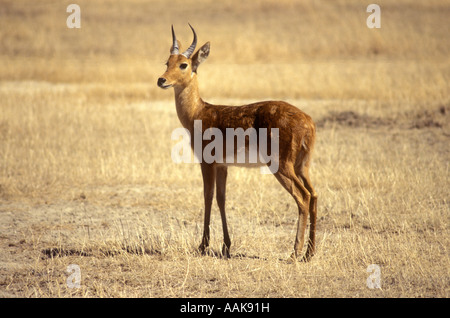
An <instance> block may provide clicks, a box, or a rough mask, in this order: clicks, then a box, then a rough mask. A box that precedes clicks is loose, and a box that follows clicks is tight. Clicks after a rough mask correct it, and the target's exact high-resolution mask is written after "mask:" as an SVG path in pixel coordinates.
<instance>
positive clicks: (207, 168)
mask: <svg viewBox="0 0 450 318" xmlns="http://www.w3.org/2000/svg"><path fill="white" fill-rule="evenodd" d="M201 168H202V176H203V196H204V199H205V220H204V223H203V238H202V243H201V244H200V246H199V247H198V249H199V250H200V252H201V253H202V254H205V253H206V249H207V248H208V246H209V236H210V235H209V223H210V220H211V205H212V201H213V197H214V183H215V179H216V170H215V167H214V166H213V165H210V164H207V163H201Z"/></svg>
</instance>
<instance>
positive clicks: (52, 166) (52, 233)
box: [0, 0, 450, 297]
mask: <svg viewBox="0 0 450 318" xmlns="http://www.w3.org/2000/svg"><path fill="white" fill-rule="evenodd" d="M72 2H73V1H39V2H31V1H1V5H0V43H1V44H0V70H1V71H0V109H1V112H0V244H1V249H0V255H1V257H0V296H3V297H71V296H75V297H448V296H449V290H450V275H449V271H450V264H449V247H450V246H449V243H450V242H449V224H448V221H449V201H448V198H449V191H448V188H449V182H448V180H449V159H450V152H449V147H448V144H449V136H450V130H449V128H450V125H449V112H450V97H449V96H450V94H449V79H450V37H449V36H448V30H449V27H450V24H449V22H448V16H449V13H450V2H449V1H426V2H419V1H408V0H400V1H378V2H377V3H378V4H379V5H380V7H381V28H380V29H369V28H367V26H366V19H367V17H368V15H369V13H366V7H367V5H368V4H369V3H370V2H368V3H362V2H361V1H356V0H355V1H351V0H340V1H327V2H325V1H324V2H322V1H321V2H319V1H302V2H299V3H297V2H293V1H268V0H265V1H258V2H253V1H251V2H250V1H246V2H243V1H231V0H230V1H181V0H180V1H178V0H176V1H170V6H168V2H167V1H159V0H158V1H141V0H134V1H123V2H118V1H107V0H103V1H77V2H76V3H77V4H79V5H80V8H81V29H68V28H67V27H66V19H67V16H68V15H69V13H67V12H66V8H67V6H68V5H69V4H70V3H72ZM188 22H189V23H191V24H192V25H193V26H194V27H195V29H196V31H197V34H198V36H199V45H202V44H203V43H204V42H206V41H210V42H211V54H210V57H209V59H208V60H207V61H206V62H205V63H204V64H203V65H202V66H201V67H200V68H199V72H198V73H199V85H200V92H201V94H202V96H203V98H204V99H205V100H207V101H209V102H212V103H223V104H232V105H239V104H245V103H248V102H251V101H258V100H264V99H282V100H286V101H288V102H290V103H292V104H294V105H296V106H298V107H299V108H301V109H302V110H304V111H305V112H307V113H308V114H310V115H311V116H312V117H313V119H314V120H315V122H316V124H317V142H316V146H315V153H314V157H313V164H312V167H311V177H312V181H313V184H314V185H315V187H316V191H317V192H318V195H319V205H318V213H319V216H318V230H317V244H318V246H317V253H316V255H315V256H314V258H313V259H312V260H311V262H309V263H296V264H291V263H289V262H287V261H286V259H287V258H288V256H289V254H290V252H291V249H292V246H293V240H294V236H295V230H296V220H297V209H296V206H295V203H294V201H293V199H292V198H291V197H290V196H289V194H288V193H287V192H286V191H284V190H283V189H282V188H281V186H280V185H279V184H278V182H277V181H276V180H275V178H274V177H273V176H270V175H261V174H260V173H259V169H254V170H248V169H238V168H235V169H231V170H230V171H229V180H228V192H227V203H226V207H227V213H228V215H227V216H228V223H229V226H230V232H231V239H232V251H231V254H232V257H231V259H229V260H224V259H222V258H221V257H220V256H219V253H218V252H219V250H220V247H221V240H222V230H221V222H220V217H219V213H218V209H217V206H216V204H215V203H214V205H213V215H212V224H211V229H212V243H211V250H212V251H211V253H210V255H208V256H200V255H199V254H198V253H197V252H196V248H197V246H198V245H199V244H200V239H201V234H202V224H203V195H202V181H201V173H200V169H199V167H198V166H197V165H195V164H175V163H173V162H172V160H171V149H172V146H173V145H174V144H175V142H176V141H172V140H171V133H172V131H173V130H174V129H175V128H178V127H181V124H180V123H179V121H178V118H177V116H176V113H175V107H174V100H173V92H172V91H163V90H161V89H159V88H157V86H156V81H157V78H158V77H159V76H160V75H161V74H162V73H163V72H164V70H165V66H164V63H165V61H166V59H167V57H168V54H169V48H170V42H171V35H170V25H171V24H174V27H175V29H176V32H177V37H178V39H179V40H180V41H181V42H182V43H183V44H184V46H185V47H186V46H187V45H189V43H190V42H191V40H192V34H191V31H190V29H189V27H188V25H187V23H188ZM70 264H77V265H79V267H80V270H81V275H82V276H81V277H82V280H81V287H80V288H73V289H70V288H68V287H67V283H66V280H67V278H68V276H69V275H70V273H68V272H67V271H66V269H67V266H68V265H70ZM370 264H377V265H378V266H380V270H381V289H369V288H368V287H367V285H366V280H367V278H368V277H369V275H370V273H368V272H367V271H366V269H367V267H368V266H369V265H370Z"/></svg>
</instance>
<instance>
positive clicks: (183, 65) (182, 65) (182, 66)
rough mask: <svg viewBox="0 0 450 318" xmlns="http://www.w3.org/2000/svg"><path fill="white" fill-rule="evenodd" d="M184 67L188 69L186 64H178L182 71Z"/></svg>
mask: <svg viewBox="0 0 450 318" xmlns="http://www.w3.org/2000/svg"><path fill="white" fill-rule="evenodd" d="M186 67H188V64H187V63H181V64H180V68H181V69H182V70H185V69H186Z"/></svg>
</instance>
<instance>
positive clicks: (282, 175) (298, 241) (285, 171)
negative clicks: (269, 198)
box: [275, 164, 311, 259]
mask: <svg viewBox="0 0 450 318" xmlns="http://www.w3.org/2000/svg"><path fill="white" fill-rule="evenodd" d="M275 177H276V178H277V180H278V181H279V182H280V183H281V185H282V186H283V187H284V188H285V189H286V190H287V191H288V192H289V194H291V196H292V197H293V198H294V200H295V202H296V203H297V206H298V222H297V234H296V237H295V243H294V252H293V253H292V255H291V259H297V258H298V256H299V255H300V253H301V251H302V248H303V244H304V237H305V230H306V223H307V219H308V207H309V204H310V203H309V202H310V197H311V195H310V193H309V191H308V190H307V189H306V188H305V186H304V185H303V182H302V181H300V179H299V178H298V177H297V175H296V174H295V171H294V167H293V166H292V165H289V164H288V165H281V164H280V169H279V170H278V172H277V173H276V174H275Z"/></svg>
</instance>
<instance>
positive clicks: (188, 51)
mask: <svg viewBox="0 0 450 318" xmlns="http://www.w3.org/2000/svg"><path fill="white" fill-rule="evenodd" d="M188 24H189V23H188ZM189 26H190V27H191V30H192V32H193V33H194V40H193V41H192V44H191V46H190V47H188V49H187V50H186V51H185V52H183V53H181V55H184V56H185V57H187V58H190V57H191V55H192V53H194V50H195V47H196V46H197V34H195V30H194V28H193V27H192V25H190V24H189Z"/></svg>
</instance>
